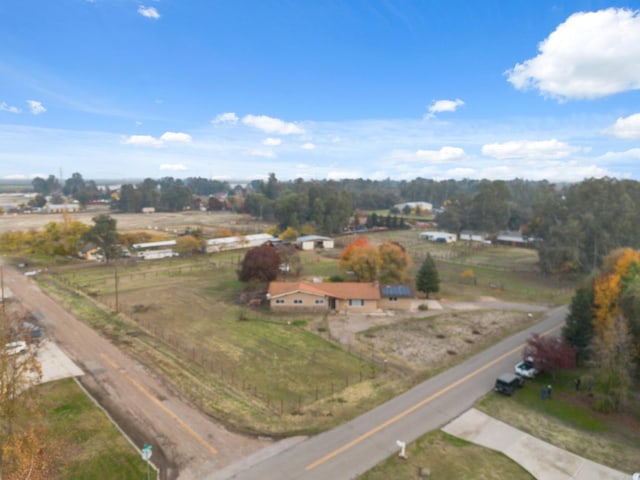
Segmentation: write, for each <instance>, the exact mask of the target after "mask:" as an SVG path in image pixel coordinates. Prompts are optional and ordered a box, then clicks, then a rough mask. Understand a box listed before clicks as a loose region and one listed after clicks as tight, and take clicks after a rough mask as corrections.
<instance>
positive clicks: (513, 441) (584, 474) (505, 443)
mask: <svg viewBox="0 0 640 480" xmlns="http://www.w3.org/2000/svg"><path fill="white" fill-rule="evenodd" d="M442 430H444V431H445V432H447V433H448V434H450V435H454V436H456V437H460V438H463V439H465V440H468V441H470V442H473V443H477V444H478V445H482V446H484V447H487V448H491V449H492V450H497V451H499V452H502V453H504V454H505V455H506V456H507V457H509V458H511V459H512V460H513V461H515V462H517V463H519V464H520V465H522V467H523V468H525V469H526V470H527V471H528V472H529V473H531V475H533V476H534V477H535V478H537V479H539V480H629V479H630V478H631V474H630V473H623V472H619V471H617V470H614V469H612V468H609V467H606V466H604V465H600V464H598V463H595V462H592V461H590V460H587V459H585V458H582V457H580V456H578V455H576V454H574V453H571V452H568V451H566V450H563V449H561V448H558V447H555V446H553V445H551V444H550V443H547V442H543V441H542V440H539V439H537V438H535V437H532V436H531V435H529V434H527V433H525V432H523V431H521V430H518V429H517V428H514V427H511V426H509V425H507V424H506V423H504V422H501V421H500V420H496V419H495V418H492V417H490V416H488V415H486V414H484V413H482V412H480V411H479V410H476V409H475V408H472V409H470V410H467V411H466V412H465V413H463V414H462V415H460V416H459V417H458V418H456V419H455V420H453V421H452V422H451V423H449V424H447V425H445V426H444V427H443V428H442Z"/></svg>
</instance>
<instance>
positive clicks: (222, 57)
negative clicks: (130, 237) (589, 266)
mask: <svg viewBox="0 0 640 480" xmlns="http://www.w3.org/2000/svg"><path fill="white" fill-rule="evenodd" d="M61 170H62V172H63V176H64V177H65V178H66V177H69V176H71V174H72V173H73V172H80V173H81V174H82V175H83V176H84V177H85V178H88V179H104V178H110V179H114V178H115V179H117V178H144V177H152V178H159V177H163V176H174V177H189V176H202V177H207V178H216V179H228V180H249V179H255V178H266V177H267V176H268V174H269V173H270V172H274V173H276V175H277V176H278V178H280V179H285V180H286V179H294V178H298V177H302V178H305V179H328V178H333V179H338V178H359V177H361V178H370V179H384V178H392V179H407V180H410V179H413V178H415V177H418V176H421V177H424V178H434V179H446V178H456V179H460V178H476V179H480V178H489V179H512V178H524V179H530V180H541V179H547V180H549V181H552V182H560V181H579V180H582V179H583V178H588V177H602V176H612V177H617V178H633V179H636V180H640V2H639V1H632V2H619V3H616V2H611V1H609V2H604V1H597V0H590V1H588V0H584V1H557V2H551V1H530V0H526V1H524V0H509V1H507V0H500V1H497V0H484V1H476V0H466V1H461V0H446V1H445V0H415V1H409V0H368V1H367V0H317V1H315V0H314V1H303V0H280V1H272V0H231V1H229V0H227V1H219V0H145V1H144V2H137V1H131V0H55V1H51V0H2V2H0V178H31V177H33V176H38V175H39V176H46V175H49V174H54V175H58V174H59V172H60V171H61Z"/></svg>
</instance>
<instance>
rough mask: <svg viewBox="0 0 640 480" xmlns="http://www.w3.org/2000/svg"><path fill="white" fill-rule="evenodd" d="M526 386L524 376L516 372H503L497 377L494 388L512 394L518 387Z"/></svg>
mask: <svg viewBox="0 0 640 480" xmlns="http://www.w3.org/2000/svg"><path fill="white" fill-rule="evenodd" d="M523 386H524V378H522V377H521V376H519V375H516V374H514V373H503V374H502V375H500V376H499V377H498V378H497V379H496V385H495V387H494V390H495V391H496V392H500V393H503V394H505V395H508V396H511V395H513V392H515V391H516V389H517V388H521V387H523Z"/></svg>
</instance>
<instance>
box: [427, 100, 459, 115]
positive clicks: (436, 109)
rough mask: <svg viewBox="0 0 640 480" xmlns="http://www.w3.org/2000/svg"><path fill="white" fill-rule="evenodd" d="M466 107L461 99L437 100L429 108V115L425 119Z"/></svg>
mask: <svg viewBox="0 0 640 480" xmlns="http://www.w3.org/2000/svg"><path fill="white" fill-rule="evenodd" d="M463 105H464V102H463V101H462V100H460V99H459V98H456V99H455V100H436V101H435V102H433V103H432V104H431V106H430V107H429V111H428V113H427V114H426V115H425V118H433V117H435V116H436V113H440V112H455V111H456V110H457V109H458V107H461V106H463Z"/></svg>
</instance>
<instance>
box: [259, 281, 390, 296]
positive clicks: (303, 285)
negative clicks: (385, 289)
mask: <svg viewBox="0 0 640 480" xmlns="http://www.w3.org/2000/svg"><path fill="white" fill-rule="evenodd" d="M296 292H304V293H308V294H311V295H318V296H322V297H324V296H328V297H334V298H340V299H349V298H352V299H361V300H377V299H379V298H380V288H379V286H378V285H377V284H376V283H358V282H335V283H332V282H329V283H312V282H271V283H270V284H269V295H270V296H271V298H275V297H281V296H283V295H291V294H292V293H296Z"/></svg>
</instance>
